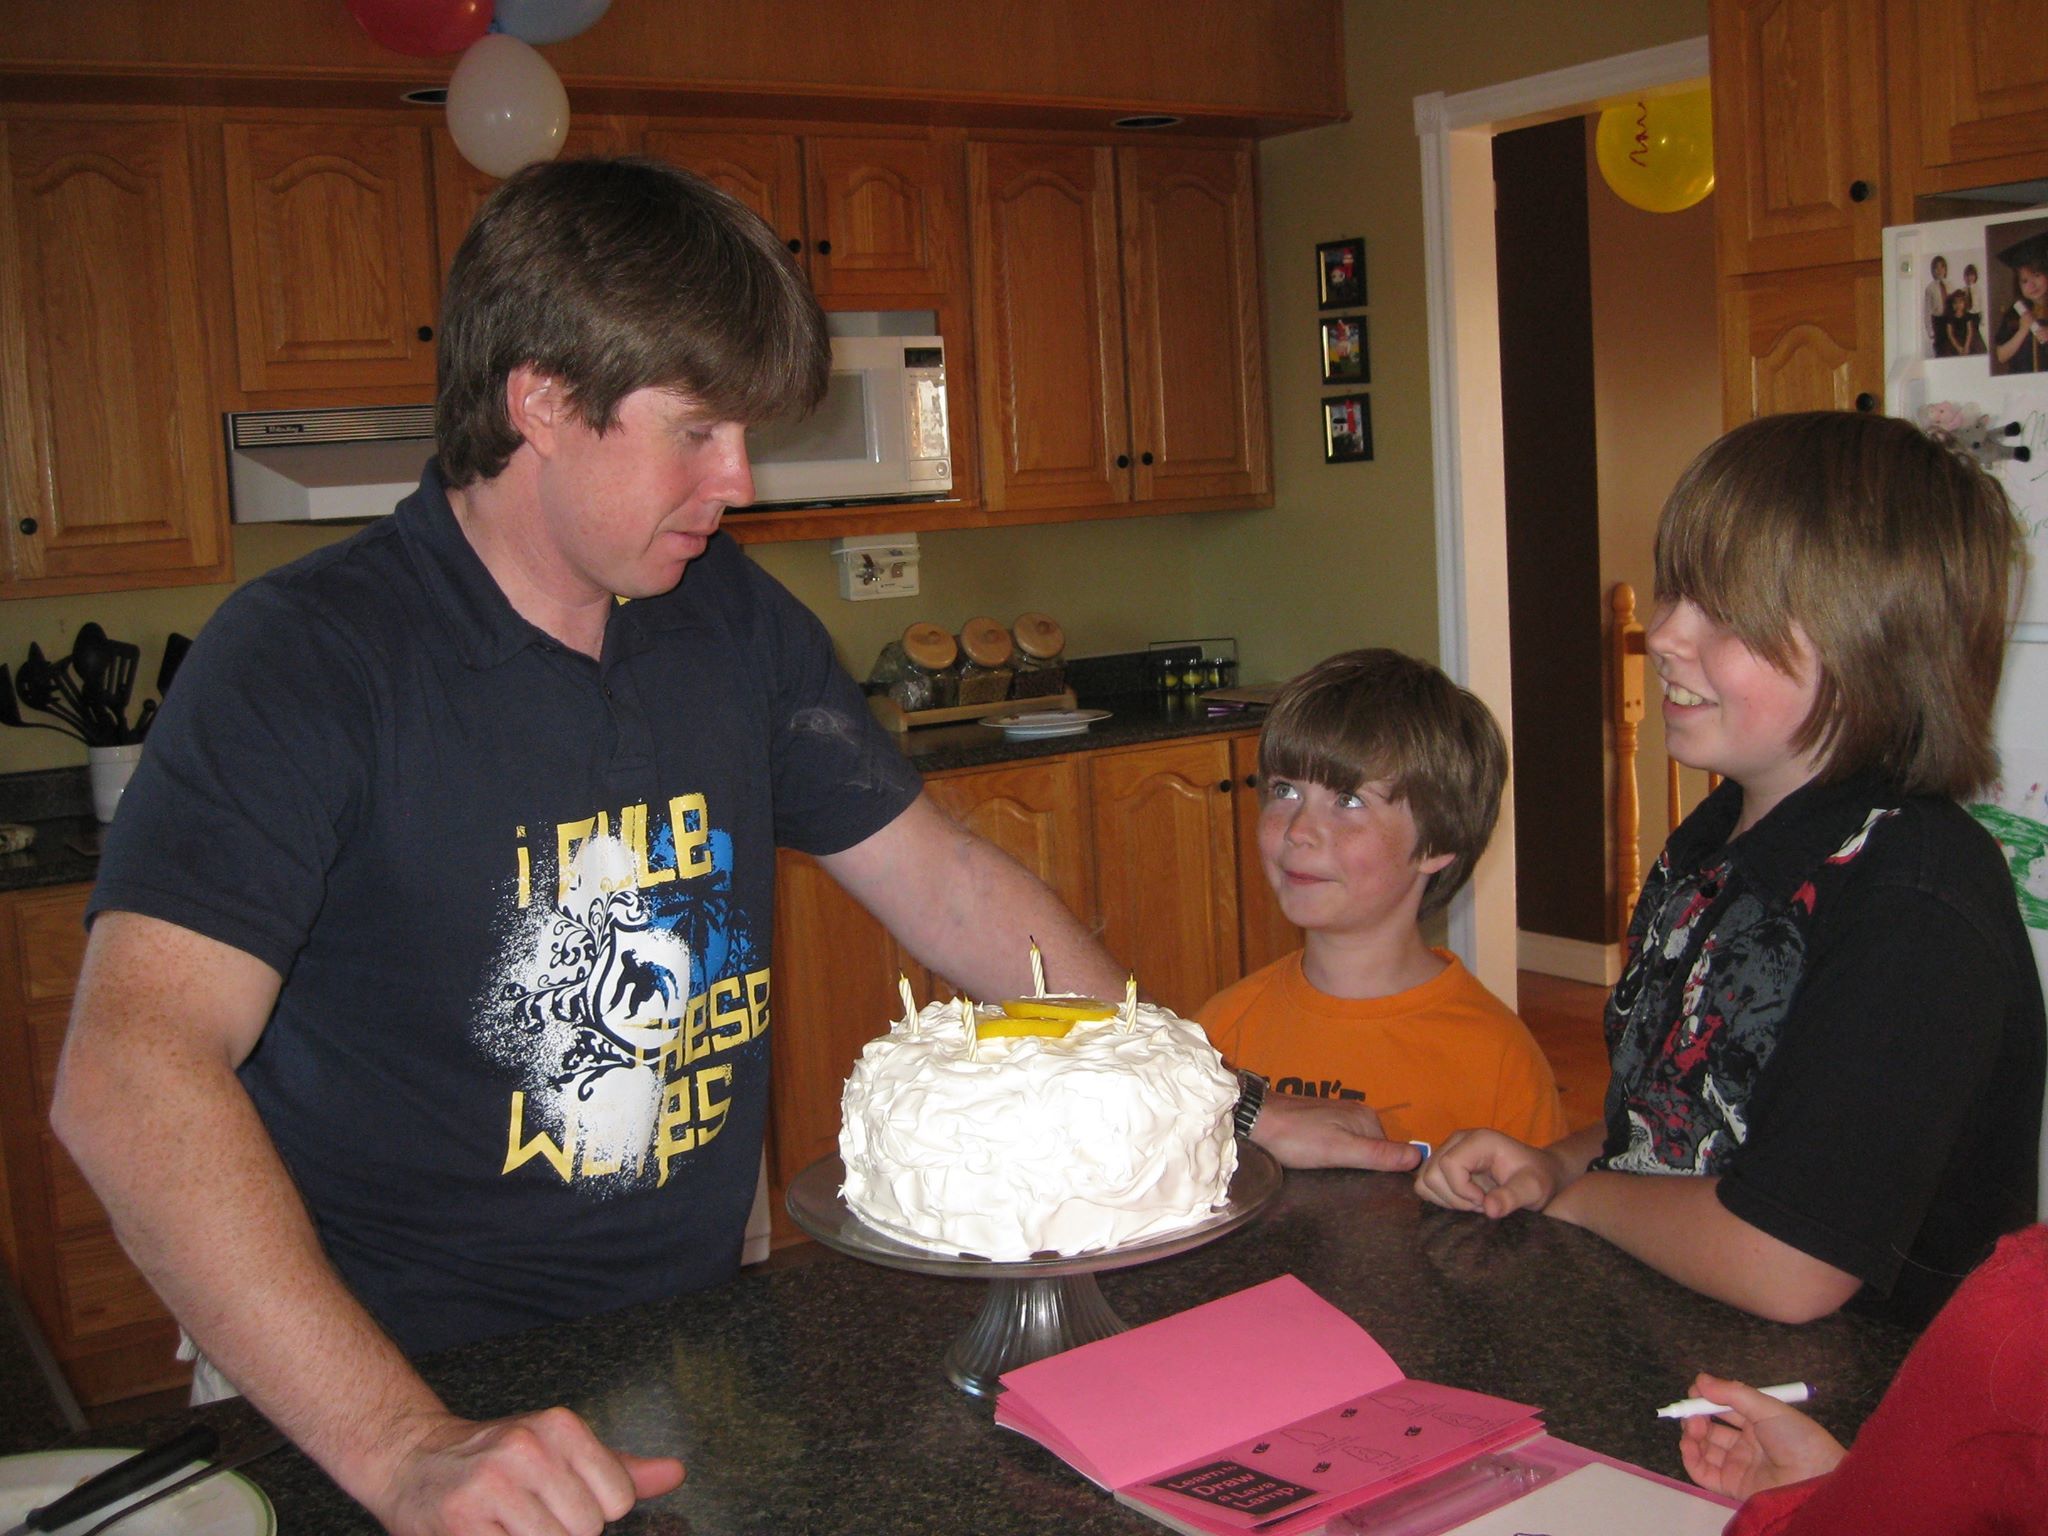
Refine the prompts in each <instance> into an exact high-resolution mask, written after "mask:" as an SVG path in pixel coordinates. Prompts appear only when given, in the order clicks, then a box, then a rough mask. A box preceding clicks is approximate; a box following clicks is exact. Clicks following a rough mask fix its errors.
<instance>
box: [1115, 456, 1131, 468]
mask: <svg viewBox="0 0 2048 1536" xmlns="http://www.w3.org/2000/svg"><path fill="white" fill-rule="evenodd" d="M1116 467H1117V468H1118V469H1129V468H1130V467H1131V456H1130V455H1129V454H1128V453H1120V454H1118V455H1117V456H1116Z"/></svg>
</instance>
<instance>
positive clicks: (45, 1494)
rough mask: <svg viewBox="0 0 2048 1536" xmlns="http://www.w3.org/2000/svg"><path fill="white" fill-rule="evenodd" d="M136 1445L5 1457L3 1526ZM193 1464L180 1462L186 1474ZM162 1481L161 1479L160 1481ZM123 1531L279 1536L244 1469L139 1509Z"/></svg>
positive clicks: (0, 1463)
mask: <svg viewBox="0 0 2048 1536" xmlns="http://www.w3.org/2000/svg"><path fill="white" fill-rule="evenodd" d="M134 1454H135V1452H134V1451H133V1450H125V1451H102V1450H78V1451H35V1452H30V1453H29V1454H27V1455H23V1456H5V1457H0V1530H6V1529H7V1528H9V1527H11V1526H12V1525H13V1524H14V1523H15V1522H16V1521H18V1520H21V1519H24V1518H25V1517H26V1516H27V1514H28V1512H29V1511H30V1510H31V1509H36V1508H39V1507H40V1506H42V1505H44V1504H48V1503H50V1502H51V1501H52V1500H53V1499H59V1498H62V1497H63V1496H64V1495H65V1494H67V1493H69V1492H70V1491H71V1490H72V1489H73V1488H76V1487H77V1486H78V1485H79V1484H80V1483H82V1482H84V1481H85V1480H86V1479H87V1478H88V1477H91V1476H93V1475H94V1474H95V1473H99V1472H104V1471H106V1469H107V1468H108V1467H111V1466H112V1465H113V1464H114V1463H115V1462H117V1461H120V1460H122V1459H124V1458H125V1457H129V1456H133V1455H134ZM193 1470H196V1464H195V1466H193V1467H180V1468H179V1469H178V1471H177V1473H176V1474H175V1475H176V1476H179V1477H182V1476H184V1475H185V1473H186V1472H188V1471H193ZM161 1481H162V1480H159V1484H158V1485H153V1486H160V1484H161ZM133 1502H135V1500H134V1499H133V1498H132V1497H130V1498H128V1499H125V1500H117V1501H115V1503H113V1504H110V1505H108V1506H107V1507H106V1508H105V1509H102V1510H98V1511H95V1512H94V1513H93V1514H92V1515H90V1516H88V1517H87V1518H85V1519H82V1520H75V1521H73V1522H72V1523H71V1524H70V1525H67V1526H65V1527H64V1528H63V1529H64V1530H65V1531H73V1530H78V1531H82V1530H85V1529H87V1528H88V1527H90V1526H93V1525H96V1524H98V1523H99V1522H100V1521H102V1520H105V1519H107V1518H109V1517H110V1516H112V1515H113V1514H114V1513H115V1511H116V1510H117V1509H119V1507H120V1506H121V1505H122V1504H124V1503H133ZM115 1530H117V1531H120V1532H121V1533H122V1536H274V1533H275V1532H276V1530H277V1516H276V1515H275V1514H273V1513H272V1512H271V1508H270V1500H269V1499H267V1498H265V1497H264V1494H263V1490H262V1489H260V1488H258V1487H257V1486H256V1485H255V1484H254V1483H252V1482H250V1481H249V1480H248V1479H247V1478H246V1477H243V1476H242V1475H241V1473H239V1472H222V1473H219V1474H218V1475H216V1476H214V1477H210V1478H208V1479H207V1480H206V1481H205V1482H203V1483H195V1484H193V1485H192V1486H191V1487H190V1488H188V1489H185V1490H184V1491H183V1492H180V1493H175V1494H172V1495H171V1496H170V1497H169V1498H167V1499H165V1500H163V1502H161V1503H159V1504H152V1505H150V1506H149V1508H147V1509H141V1510H137V1511H136V1512H135V1517H134V1518H133V1519H132V1520H124V1521H122V1522H121V1524H120V1525H118V1526H116V1527H115Z"/></svg>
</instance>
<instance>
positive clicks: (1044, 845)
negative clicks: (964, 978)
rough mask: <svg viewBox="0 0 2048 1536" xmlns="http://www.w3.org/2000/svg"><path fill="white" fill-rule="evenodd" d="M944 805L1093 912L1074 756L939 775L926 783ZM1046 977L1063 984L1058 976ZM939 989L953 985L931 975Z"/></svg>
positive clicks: (1070, 903) (1081, 913)
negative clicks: (1090, 905) (1089, 897)
mask: <svg viewBox="0 0 2048 1536" xmlns="http://www.w3.org/2000/svg"><path fill="white" fill-rule="evenodd" d="M925 791H926V793H928V794H929V795H930V796H931V797H932V799H933V801H934V802H936V803H937V805H938V806H939V808H940V809H941V810H943V811H945V812H946V813H947V814H948V815H949V816H951V817H953V818H954V819H955V820H956V821H959V822H960V823H962V824H963V825H964V826H967V827H969V828H971V829H972V830H973V831H975V832H977V833H979V834H980V835H981V836H982V837H985V838H987V839H988V840H989V841H990V842H992V843H994V844H995V845H996V846H997V847H998V848H1000V849H1002V850H1003V852H1005V853H1007V854H1009V855H1010V857H1011V858H1013V859H1015V860H1016V861H1017V862H1018V863H1019V864H1022V865H1023V866H1024V867H1025V868H1026V869H1028V870H1030V871H1031V872H1032V873H1033V874H1034V875H1036V876H1038V878H1039V879H1041V880H1043V881H1044V882H1045V883H1046V884H1047V885H1048V886H1050V887H1051V888H1052V891H1053V894H1055V895H1056V896H1058V897H1059V899H1060V900H1061V901H1062V902H1063V903H1065V905H1066V908H1067V910H1068V911H1069V912H1072V913H1073V914H1074V915H1075V916H1076V917H1078V918H1079V919H1081V921H1082V922H1084V923H1085V922H1087V921H1088V920H1089V917H1088V906H1089V903H1088V865H1089V860H1088V824H1087V816H1086V810H1085V800H1084V795H1083V791H1082V787H1081V766H1080V764H1079V763H1078V762H1077V761H1075V760H1074V759H1073V758H1070V757H1063V758H1052V759H1045V760H1041V761H1038V762H1030V763H1013V764H1010V765H1009V766H1007V767H1002V768H991V769H987V770H985V771H982V772H976V773H951V774H942V775H938V776H936V777H934V778H932V779H930V780H929V781H927V783H926V784H925ZM1047 983H1048V985H1050V986H1051V987H1053V988H1054V990H1058V989H1059V986H1060V981H1059V978H1058V977H1057V976H1052V977H1048V978H1047ZM933 985H934V986H935V987H938V988H939V990H940V991H942V992H946V991H953V990H956V989H954V988H952V986H951V985H950V983H943V982H942V981H941V980H940V978H938V977H934V978H933Z"/></svg>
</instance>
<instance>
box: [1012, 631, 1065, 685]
mask: <svg viewBox="0 0 2048 1536" xmlns="http://www.w3.org/2000/svg"><path fill="white" fill-rule="evenodd" d="M1010 637H1011V638H1012V639H1013V640H1015V641H1016V643H1017V673H1016V676H1015V677H1013V678H1012V679H1011V680H1010V697H1011V698H1013V699H1039V698H1044V697H1045V696H1046V695H1047V694H1052V693H1063V692H1065V690H1066V686H1067V663H1066V653H1067V637H1066V633H1065V631H1063V630H1062V629H1061V628H1060V627H1059V625H1058V624H1057V623H1056V622H1055V621H1054V620H1053V618H1052V616H1051V615H1050V614H1044V613H1020V614H1018V615H1017V622H1016V623H1014V624H1012V625H1011V626H1010Z"/></svg>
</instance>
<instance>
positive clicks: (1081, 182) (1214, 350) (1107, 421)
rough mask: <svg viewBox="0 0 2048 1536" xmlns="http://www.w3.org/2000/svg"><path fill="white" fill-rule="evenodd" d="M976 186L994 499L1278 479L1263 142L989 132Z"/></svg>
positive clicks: (1220, 491) (985, 420)
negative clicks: (999, 136) (1263, 282)
mask: <svg viewBox="0 0 2048 1536" xmlns="http://www.w3.org/2000/svg"><path fill="white" fill-rule="evenodd" d="M968 189H969V190H968V204H969V210H970V221H971V229H972V238H971V242H970V243H971V247H972V253H973V267H974V314H975V350H976V355H977V356H978V357H979V358H980V360H981V361H980V368H981V371H982V381H981V427H982V440H983V442H984V443H985V444H986V445H987V446H986V449H985V452H984V457H983V473H984V479H985V487H984V493H983V494H984V498H985V500H986V501H987V503H988V505H989V506H991V507H992V508H1012V507H1016V508H1022V507H1087V506H1118V507H1120V506H1122V505H1123V504H1125V503H1133V502H1136V503H1170V502H1176V501H1177V502H1181V503H1190V502H1200V501H1203V500H1205V499H1209V498H1231V499H1233V500H1234V502H1235V504H1237V505H1244V504H1245V503H1246V501H1247V500H1250V499H1254V498H1257V497H1259V496H1262V495H1264V494H1266V493H1268V492H1269V491H1270V488H1271V479H1270V471H1269V466H1268V456H1269V445H1268V432H1267V422H1266V392H1265V363H1264V353H1263V342H1262V325H1263V322H1262V319H1261V313H1260V306H1259V285H1258V269H1257V259H1258V258H1257V240H1256V228H1255V225H1256V201H1255V198H1254V195H1253V188H1252V169H1251V157H1250V155H1249V153H1248V152H1246V151H1243V150H1240V149H1211V148H1202V147H1179V146H1171V147H1149V146H1148V147H1145V148H1117V149H1110V148H1108V147H1106V146H1099V145H1076V144H1064V143H1063V144H1040V143H1032V142H1018V141H1011V140H987V141H975V142H973V143H970V144H969V146H968ZM1133 510H1136V508H1133Z"/></svg>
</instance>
